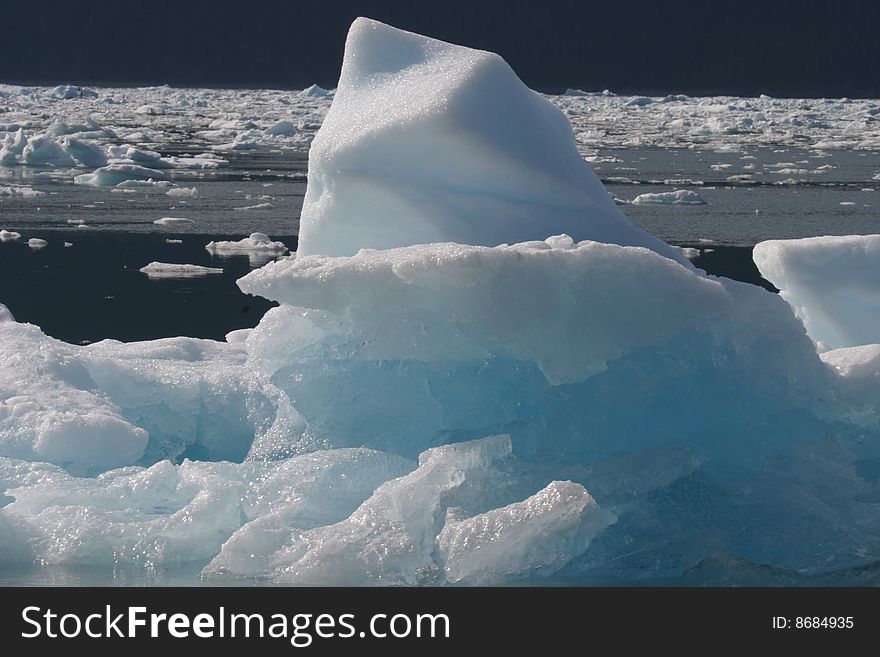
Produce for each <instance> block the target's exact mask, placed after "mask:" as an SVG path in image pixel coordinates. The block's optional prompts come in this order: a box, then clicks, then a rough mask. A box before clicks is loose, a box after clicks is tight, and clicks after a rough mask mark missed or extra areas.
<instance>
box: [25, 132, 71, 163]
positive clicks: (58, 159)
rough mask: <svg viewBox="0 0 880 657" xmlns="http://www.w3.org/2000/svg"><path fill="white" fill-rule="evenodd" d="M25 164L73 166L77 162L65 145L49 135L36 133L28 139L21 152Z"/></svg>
mask: <svg viewBox="0 0 880 657" xmlns="http://www.w3.org/2000/svg"><path fill="white" fill-rule="evenodd" d="M21 161H22V163H24V164H30V165H35V166H53V167H72V166H74V164H76V162H75V161H74V159H73V157H71V155H70V153H68V152H67V151H66V150H65V149H64V147H63V146H62V145H61V144H59V143H58V142H57V141H55V140H54V139H53V138H52V137H50V136H49V135H36V136H34V137H31V138H30V139H28V142H27V146H25V147H24V150H23V151H22V153H21Z"/></svg>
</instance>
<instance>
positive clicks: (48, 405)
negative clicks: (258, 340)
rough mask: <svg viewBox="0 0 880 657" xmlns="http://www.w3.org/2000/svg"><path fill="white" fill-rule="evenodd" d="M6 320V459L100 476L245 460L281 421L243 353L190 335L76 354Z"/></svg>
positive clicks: (1, 337)
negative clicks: (186, 462)
mask: <svg viewBox="0 0 880 657" xmlns="http://www.w3.org/2000/svg"><path fill="white" fill-rule="evenodd" d="M6 319H7V321H3V322H0V363H2V368H0V455H2V456H10V457H15V458H19V459H25V460H33V461H46V462H49V463H55V464H58V465H63V466H65V467H67V468H68V469H70V470H71V471H74V472H78V473H83V472H96V471H101V470H105V469H107V468H111V467H117V466H121V465H129V464H132V463H137V462H147V463H153V462H155V461H156V460H158V459H162V458H179V457H181V456H183V455H184V454H189V455H193V456H197V457H199V458H213V459H232V460H241V459H243V458H244V456H245V455H246V454H247V452H248V450H249V449H250V446H251V444H252V442H253V440H254V436H255V435H257V434H260V433H262V431H264V430H266V429H268V428H269V427H270V426H271V424H272V422H273V421H274V418H275V415H276V413H275V408H274V403H273V402H272V401H271V400H270V397H271V396H272V395H273V394H275V393H274V392H273V388H272V386H268V385H267V383H266V382H265V381H264V380H263V379H262V378H261V377H260V376H259V375H258V374H256V373H255V372H250V371H249V370H246V369H244V368H243V365H244V354H243V352H242V350H241V349H240V348H236V347H234V346H233V345H228V344H224V343H216V342H211V341H208V340H195V339H192V338H172V339H166V340H156V341H153V342H146V343H131V344H123V343H119V342H115V341H110V340H105V341H103V342H99V343H96V344H94V345H90V346H88V347H76V346H73V345H69V344H65V343H63V342H60V341H58V340H54V339H52V338H49V337H47V336H45V335H43V334H42V333H41V332H40V330H39V329H38V328H37V327H36V326H32V325H29V324H17V323H15V322H14V321H11V316H10V317H7V318H6Z"/></svg>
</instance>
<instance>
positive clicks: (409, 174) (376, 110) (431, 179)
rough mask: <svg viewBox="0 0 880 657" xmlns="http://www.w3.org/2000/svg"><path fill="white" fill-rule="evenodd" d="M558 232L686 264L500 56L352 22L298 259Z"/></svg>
mask: <svg viewBox="0 0 880 657" xmlns="http://www.w3.org/2000/svg"><path fill="white" fill-rule="evenodd" d="M526 126H527V127H526ZM560 233H566V234H568V235H570V236H571V237H572V238H574V239H575V240H578V241H580V240H585V239H592V240H596V241H602V242H614V243H617V244H625V245H633V246H645V247H647V248H650V249H653V250H655V251H658V252H659V253H662V254H664V255H666V256H667V257H670V258H672V259H677V260H680V261H681V260H684V259H683V258H681V256H680V254H678V253H676V252H674V251H673V250H672V249H670V248H669V247H668V246H667V245H666V244H665V243H663V242H661V241H660V240H658V239H657V238H655V237H653V236H651V235H649V234H648V233H645V232H644V231H642V230H641V229H639V228H636V227H635V226H633V225H632V224H630V223H629V221H627V219H626V218H625V217H624V216H623V214H622V213H621V212H620V210H618V208H617V206H615V204H614V203H613V201H612V200H611V198H610V197H609V196H608V193H607V192H606V191H605V189H604V187H603V186H602V184H601V182H599V179H598V178H597V177H596V175H595V174H594V173H593V171H592V169H590V167H589V165H588V164H587V163H586V162H584V160H583V158H582V157H581V156H580V154H579V153H578V150H577V146H576V144H575V139H574V134H573V132H572V130H571V126H570V124H569V122H568V120H567V119H566V118H565V116H564V115H563V114H562V112H560V111H559V109H557V108H556V107H555V106H554V105H553V104H552V103H551V102H550V101H548V100H547V99H545V98H544V97H543V96H541V95H539V94H537V93H536V92H534V91H532V90H530V89H529V88H527V87H526V86H525V85H524V84H523V83H522V82H521V81H520V79H519V78H518V77H517V76H516V74H515V73H514V72H513V70H511V68H510V67H509V66H508V65H507V63H506V62H505V61H504V60H503V59H501V57H499V56H498V55H495V54H494V53H488V52H484V51H480V50H473V49H470V48H465V47H462V46H455V45H451V44H448V43H444V42H442V41H437V40H435V39H430V38H427V37H423V36H420V35H417V34H412V33H410V32H404V31H402V30H397V29H394V28H392V27H389V26H387V25H384V24H383V23H379V22H377V21H373V20H369V19H365V18H359V19H357V20H355V21H354V23H353V24H352V26H351V29H350V30H349V34H348V39H347V41H346V46H345V55H344V59H343V64H342V72H341V74H340V77H339V87H338V88H337V90H336V94H335V96H334V98H333V104H332V105H331V107H330V110H329V112H328V113H327V117H326V119H325V120H324V123H323V125H322V126H321V129H320V130H319V131H318V134H317V135H316V136H315V139H314V141H313V142H312V146H311V150H310V151H309V173H308V188H307V191H306V197H305V200H304V203H303V209H302V215H301V218H300V233H299V247H298V249H297V251H298V253H300V254H301V255H315V254H318V255H354V254H355V253H356V252H357V251H358V249H360V248H379V249H387V248H392V247H397V246H409V245H412V244H423V243H430V242H457V243H461V244H474V245H483V246H496V245H498V244H501V243H515V242H526V241H530V240H543V239H546V238H547V237H550V236H552V235H558V234H560Z"/></svg>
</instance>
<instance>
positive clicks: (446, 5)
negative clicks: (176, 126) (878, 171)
mask: <svg viewBox="0 0 880 657" xmlns="http://www.w3.org/2000/svg"><path fill="white" fill-rule="evenodd" d="M0 9H2V12H3V16H4V18H5V20H6V23H7V25H29V26H30V29H12V30H9V31H8V32H7V33H6V34H5V35H4V38H3V39H2V40H0V62H4V64H5V65H4V66H3V67H2V69H0V81H2V82H5V83H9V84H34V85H36V84H39V85H54V84H63V83H72V84H88V85H96V86H132V87H134V86H147V85H150V86H152V85H162V84H167V85H170V86H177V87H185V86H189V87H231V88H241V87H244V88H263V87H266V88H279V89H294V88H303V87H306V86H309V85H310V84H312V83H317V84H319V85H321V86H323V87H331V88H332V87H335V86H336V80H337V77H338V73H339V67H340V64H341V61H342V49H343V44H344V41H345V34H346V32H347V29H348V26H349V24H350V23H351V21H352V20H353V19H354V18H355V17H357V16H369V17H371V18H375V19H377V20H381V21H383V22H387V23H390V24H392V25H394V26H395V27H399V28H403V29H407V30H411V31H414V32H419V33H421V34H426V35H428V36H433V37H436V38H439V39H443V40H446V41H451V42H454V43H460V44H463V45H468V46H472V47H476V48H482V49H484V50H491V51H494V52H497V53H499V54H500V55H502V56H503V57H504V58H505V59H506V60H507V61H508V62H509V63H510V65H511V66H512V67H513V68H514V70H515V71H516V72H517V73H518V74H519V75H520V77H521V78H522V79H523V80H524V81H525V82H526V84H528V85H529V86H531V87H533V88H535V89H538V90H541V91H549V92H561V91H563V90H564V89H565V88H567V87H572V88H580V89H584V90H587V91H596V90H601V89H606V88H607V89H611V90H612V91H615V92H618V93H643V94H652V95H659V94H666V93H686V94H690V95H732V96H757V95H759V94H761V93H765V94H769V95H771V96H777V97H827V98H838V97H844V96H846V97H851V98H856V97H862V98H876V97H880V30H877V26H878V25H880V3H873V2H868V1H863V0H844V1H843V2H834V3H832V2H827V1H820V2H813V3H804V2H793V1H791V0H777V1H776V2H772V3H769V2H764V3H761V2H755V1H753V0H744V1H743V2H738V3H724V2H716V3H706V2H696V1H693V0H670V1H668V2H665V3H661V2H647V1H635V0H633V1H631V2H629V3H626V4H623V3H616V4H613V5H612V4H609V3H599V2H592V1H581V2H578V1H577V0H545V1H543V2H533V1H521V2H517V1H515V0H510V1H507V2H504V1H503V0H484V1H482V2H479V1H473V2H467V1H466V0H446V1H445V2H436V3H430V4H429V3H424V2H421V3H420V2H412V1H406V0H324V1H323V2H321V1H319V0H252V2H250V3H242V2H241V1H240V0H176V1H175V0H153V1H152V2H149V3H147V4H138V5H133V4H130V3H127V2H119V1H118V0H117V1H113V0H82V1H81V2H72V1H70V0H68V1H63V0H31V1H30V2H27V3H19V2H12V1H11V0H0ZM35 19H38V20H35Z"/></svg>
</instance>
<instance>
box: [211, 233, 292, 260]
mask: <svg viewBox="0 0 880 657" xmlns="http://www.w3.org/2000/svg"><path fill="white" fill-rule="evenodd" d="M205 249H207V250H208V251H209V252H211V253H251V252H254V251H258V252H261V253H266V254H270V255H283V254H285V253H287V247H286V246H285V245H284V242H273V241H272V238H270V237H269V236H268V235H266V234H264V233H251V234H250V235H249V236H248V237H245V238H242V239H240V240H238V241H237V242H228V241H220V242H214V241H212V242H208V243H207V244H206V245H205Z"/></svg>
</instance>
